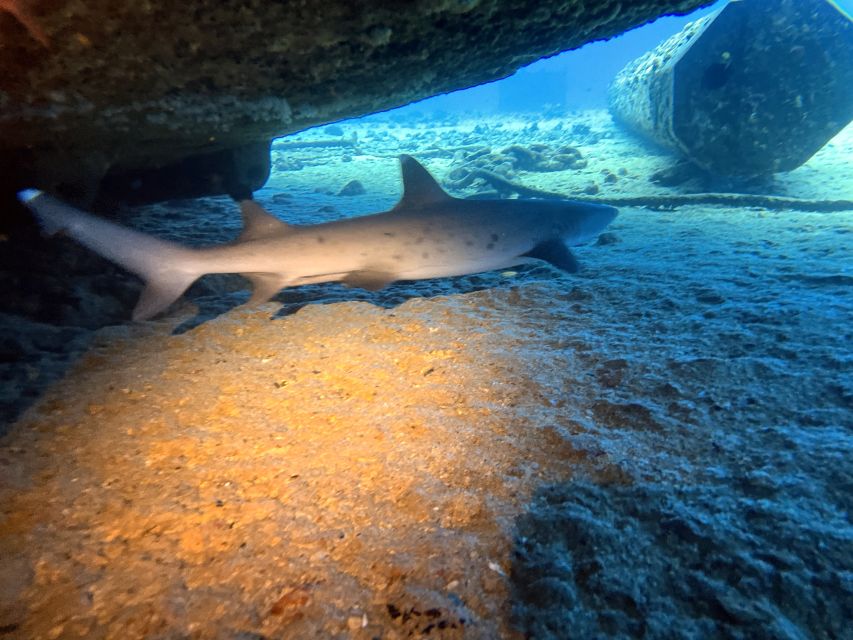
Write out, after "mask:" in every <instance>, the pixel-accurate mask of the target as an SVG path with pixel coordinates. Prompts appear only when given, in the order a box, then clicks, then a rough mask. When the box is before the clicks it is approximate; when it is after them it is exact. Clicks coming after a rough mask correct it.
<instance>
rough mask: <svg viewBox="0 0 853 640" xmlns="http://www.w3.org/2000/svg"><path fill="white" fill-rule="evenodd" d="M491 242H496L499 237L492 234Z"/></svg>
mask: <svg viewBox="0 0 853 640" xmlns="http://www.w3.org/2000/svg"><path fill="white" fill-rule="evenodd" d="M491 237H492V242H497V241H498V240H499V239H500V236H499V235H498V234H496V233H493V234H492V236H491Z"/></svg>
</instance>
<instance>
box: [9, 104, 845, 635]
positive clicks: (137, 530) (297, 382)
mask: <svg viewBox="0 0 853 640" xmlns="http://www.w3.org/2000/svg"><path fill="white" fill-rule="evenodd" d="M555 122H557V121H554V122H550V123H543V124H540V125H539V127H538V128H537V129H536V130H531V129H529V128H527V127H526V125H525V124H524V123H523V122H519V121H510V122H501V123H499V122H498V121H497V120H492V121H488V120H485V121H479V122H475V123H467V122H450V123H448V124H446V126H445V127H444V128H442V127H441V126H436V123H434V122H432V123H431V122H429V121H426V120H425V121H423V122H418V121H413V122H402V121H394V120H393V119H392V120H368V121H362V122H356V123H352V124H348V125H345V127H344V130H345V134H346V135H350V134H352V133H357V134H358V136H359V140H360V141H361V142H360V143H359V149H360V152H359V153H355V152H349V153H350V155H349V157H348V158H346V160H347V161H344V162H340V161H338V160H333V159H335V158H340V157H341V155H342V153H341V151H340V150H339V149H337V150H335V149H330V150H326V151H323V152H319V151H318V150H317V149H306V150H304V151H299V150H296V151H292V152H290V153H289V154H288V156H287V158H288V161H289V162H291V161H293V159H294V158H295V159H296V160H298V161H300V162H301V163H302V167H301V168H300V169H299V170H292V169H293V167H291V170H282V171H279V172H278V173H276V175H274V177H273V179H272V180H271V182H270V185H269V186H268V187H267V188H265V189H264V190H263V191H262V192H260V193H259V194H258V198H259V199H260V200H261V201H262V202H264V203H266V204H267V205H268V206H269V208H270V209H271V210H273V211H274V212H275V213H277V214H278V215H280V216H281V217H283V218H284V219H288V220H294V219H295V220H296V221H300V222H305V221H318V220H320V219H330V218H334V217H337V216H340V215H351V214H357V213H366V212H370V211H376V210H380V209H383V208H387V207H388V206H390V205H391V204H393V201H394V199H395V194H396V193H398V191H399V182H398V181H399V178H398V175H397V168H396V166H395V163H394V160H393V156H394V154H395V153H397V152H408V153H412V154H413V155H415V156H418V155H419V152H421V153H423V156H424V157H423V159H424V162H425V164H426V165H427V166H428V167H429V168H430V169H431V170H433V172H434V173H435V174H436V175H437V176H438V177H439V178H441V177H442V176H443V175H444V174H445V173H446V172H447V171H449V169H450V167H451V165H452V162H453V157H454V155H453V153H446V154H440V153H438V152H436V151H435V150H436V149H438V150H440V149H441V147H442V145H444V146H446V147H451V146H453V145H462V144H470V143H471V142H470V141H471V140H472V139H473V140H478V141H479V142H481V143H483V144H492V145H494V146H495V147H496V148H499V147H500V145H503V144H510V143H512V142H514V141H515V142H521V143H523V144H530V143H531V142H541V143H543V144H555V145H556V144H558V143H560V142H566V141H568V142H570V143H572V144H574V145H575V146H576V147H577V148H578V149H579V150H580V151H581V152H582V153H583V155H584V157H585V158H586V159H587V161H588V165H587V167H586V168H584V169H583V170H575V171H563V172H554V173H530V174H525V173H519V175H518V177H517V179H518V181H519V182H523V183H525V184H529V185H532V186H537V187H539V188H543V189H546V188H547V189H550V190H554V191H563V192H565V193H567V194H571V193H580V192H582V191H583V190H585V189H588V188H589V185H590V184H591V183H595V184H596V185H597V186H600V189H601V195H602V196H604V197H606V196H607V195H608V194H611V193H612V194H614V195H616V194H618V195H624V194H637V193H644V194H665V193H667V192H672V190H667V189H666V188H664V187H660V186H657V185H651V184H649V183H648V180H647V178H648V175H650V174H651V173H652V172H653V171H655V170H657V169H659V168H662V167H665V166H666V165H667V164H671V163H672V159H671V158H670V157H668V156H666V155H665V154H663V153H661V152H649V151H648V150H647V149H645V148H644V147H642V146H641V145H640V144H639V143H638V142H637V141H635V140H633V139H631V138H628V137H626V136H624V135H623V134H621V133H619V132H618V130H616V129H614V128H613V127H612V125H611V124H610V122H609V119H608V118H607V116H606V114H603V113H600V112H590V113H583V114H576V115H575V116H572V117H571V118H568V119H567V120H566V121H565V123H564V124H565V127H564V128H563V129H555V128H554V126H555ZM578 122H580V123H583V124H585V125H586V128H584V129H583V130H582V133H578V134H577V136H575V138H573V137H572V134H570V133H569V131H570V127H571V125H572V123H575V124H576V123H578ZM475 126H479V127H480V130H479V132H476V131H474V127H475ZM590 134H600V135H590ZM311 136H314V137H315V138H323V139H326V138H328V137H329V136H328V135H326V134H323V132H322V131H315V132H309V133H307V134H302V136H300V137H299V138H297V139H310V138H311ZM300 154H301V155H300ZM431 154H432V157H430V156H431ZM457 157H458V156H457ZM851 157H853V132H850V130H849V128H848V131H845V132H844V133H843V134H842V135H841V136H839V138H836V140H835V141H833V142H832V143H831V144H830V145H828V146H827V147H826V148H825V149H824V150H823V151H822V152H821V153H820V154H818V155H817V156H815V158H813V159H812V161H810V163H809V164H807V165H806V166H804V167H802V168H801V169H798V170H797V171H795V172H792V173H791V174H788V175H786V176H781V177H780V178H779V179H778V180H777V182H776V184H775V185H774V188H775V189H776V190H777V192H778V193H782V194H784V195H789V196H798V197H806V198H827V199H841V198H847V199H849V198H851V190H853V175H851V172H853V169H851V164H853V163H850V158H851ZM620 169H622V170H624V171H620ZM605 171H606V172H607V173H605ZM609 174H612V175H615V176H618V177H617V178H616V179H615V181H614V180H613V179H612V178H611V179H608V180H607V181H605V180H603V179H602V176H604V175H609ZM350 179H359V180H360V181H361V182H362V183H363V185H364V187H365V189H366V194H365V195H363V196H352V197H349V198H347V197H345V196H337V195H335V194H336V193H337V191H338V190H339V189H340V188H341V187H342V186H343V185H344V184H345V183H346V182H347V181H348V180H350ZM184 205H186V203H184V204H183V205H176V204H170V205H160V206H158V207H150V208H147V209H146V210H142V211H141V212H137V213H136V214H135V215H136V216H137V222H138V223H139V224H140V226H143V227H146V226H147V228H149V229H151V230H154V231H159V232H162V233H167V234H171V235H172V236H173V237H176V238H178V239H182V240H185V241H190V242H212V241H217V239H218V238H221V237H222V236H221V234H223V233H225V234H226V235H227V234H228V233H232V235H233V232H234V231H235V230H236V226H235V225H236V221H235V220H234V216H233V214H232V211H233V208H232V207H230V205H228V203H225V202H224V201H221V200H209V201H199V202H197V203H192V204H189V205H186V206H184ZM181 206H184V209H181V208H180V207H181ZM187 207H188V208H187ZM142 216H144V218H143V217H142ZM203 216H206V217H204V218H203V219H204V224H202V225H200V224H199V223H198V221H199V219H200V217H203ZM223 229H224V230H225V231H223ZM609 232H610V234H611V235H610V236H609V237H608V241H607V242H602V243H600V244H595V245H591V246H587V247H583V248H579V249H578V251H577V255H578V257H579V259H580V260H581V262H582V264H583V265H584V267H585V268H584V269H583V270H582V271H581V272H580V273H578V274H576V275H571V276H570V275H565V274H562V273H560V272H558V271H555V270H553V269H551V268H550V267H547V266H542V267H525V268H523V269H519V270H517V271H512V272H505V273H502V274H487V275H483V276H473V277H468V278H460V279H453V280H444V281H427V282H421V283H409V284H400V285H395V286H393V287H391V288H390V289H388V290H386V291H383V292H380V293H378V294H367V293H365V292H360V291H355V290H347V289H344V288H342V287H337V286H324V287H320V286H315V287H306V288H302V289H299V290H288V291H285V292H283V293H282V294H281V295H280V296H279V297H278V298H277V302H275V303H272V304H270V305H265V306H262V307H259V308H254V309H245V308H234V306H235V305H236V304H237V303H238V302H239V300H240V299H241V298H240V296H241V295H243V294H242V293H241V289H242V284H240V282H239V281H235V280H233V279H227V278H219V279H216V278H214V279H210V280H209V282H208V284H206V285H205V284H203V285H200V286H199V287H197V288H195V289H194V290H192V291H191V292H190V294H189V299H190V302H185V303H183V304H181V305H178V307H177V309H176V310H174V311H173V312H172V313H171V314H170V315H168V316H166V317H165V318H164V319H161V320H158V321H154V322H149V323H144V324H137V325H131V324H117V323H112V326H108V327H105V328H102V329H99V330H97V331H95V332H94V333H93V332H91V331H89V330H87V332H86V335H87V336H89V337H87V339H86V351H85V353H84V354H83V355H81V356H80V357H79V359H77V360H76V361H74V363H73V364H72V365H71V366H70V368H68V369H67V371H64V376H63V377H62V378H61V379H60V380H59V381H58V382H56V383H54V384H52V385H51V386H49V388H46V389H45V390H43V391H42V392H40V393H41V395H40V397H39V398H38V400H37V401H36V402H35V403H34V404H33V405H32V406H31V407H30V408H29V409H28V410H27V411H26V412H25V413H24V414H23V415H22V417H21V418H20V419H19V420H18V421H17V422H15V423H14V424H11V425H10V426H9V427H8V433H7V435H6V436H5V437H4V438H3V439H2V441H0V562H2V571H0V637H4V638H5V637H9V638H229V639H230V638H235V639H237V638H239V639H260V638H313V637H318V638H383V639H385V638H388V639H393V638H408V637H435V638H497V637H523V636H525V635H527V636H529V637H533V638H600V637H608V638H611V637H612V638H629V637H645V638H851V637H853V635H851V632H850V628H849V621H850V620H851V615H853V611H852V610H851V603H853V578H851V576H853V524H851V521H850V512H851V503H853V456H851V453H852V452H853V349H851V345H853V324H851V319H853V288H851V287H853V273H851V272H850V268H851V265H853V212H850V211H848V212H840V213H832V214H821V213H806V212H797V211H767V210H763V209H758V208H754V209H743V208H738V209H732V208H723V207H699V206H697V207H682V208H679V209H677V210H673V211H650V210H646V209H639V208H625V209H623V210H622V211H621V214H620V216H619V218H618V219H617V220H616V221H615V222H614V223H613V224H612V225H611V227H610V229H609ZM218 234H219V235H218ZM219 241H221V240H219ZM56 249H57V250H61V251H67V252H74V251H77V249H76V248H75V247H73V245H71V244H69V243H65V244H59V245H57V247H56ZM55 278H57V279H58V278H66V279H67V280H68V281H69V282H73V281H74V274H68V273H64V274H57V275H56V276H55ZM52 282H53V281H52ZM235 282H236V284H235ZM54 283H55V282H54ZM75 286H77V287H78V291H83V292H84V293H86V295H85V296H84V295H82V294H81V299H85V300H86V301H87V304H89V305H91V302H89V301H90V299H91V297H92V295H94V294H92V293H91V292H87V290H86V289H85V285H81V284H79V283H78V284H76V285H75ZM99 286H100V285H99ZM117 296H118V297H117V298H116V300H119V302H120V303H119V302H116V303H111V304H107V305H105V306H106V307H107V308H109V309H113V308H114V307H116V306H118V308H120V309H121V312H122V313H125V314H127V313H128V305H132V296H130V297H128V296H126V295H123V294H122V295H118V294H117ZM81 304H82V303H81ZM78 306H79V305H78ZM19 323H20V326H21V327H22V329H21V334H22V335H23V334H24V333H25V329H26V327H27V326H28V325H27V324H26V319H24V318H20V319H19ZM43 324H44V323H40V324H38V325H37V324H36V323H33V324H32V325H31V326H30V329H32V331H37V330H39V327H41V326H42V325H43ZM81 331H82V330H81ZM74 335H75V336H77V335H78V334H76V333H75V334H74ZM36 342H37V341H33V342H32V343H33V344H35V343H36ZM70 342H71V341H69V343H70ZM21 344H30V342H25V340H24V339H23V338H22V339H21ZM75 344H77V343H75ZM33 352H34V353H35V350H34V351H33ZM55 352H56V349H55V348H54V349H53V350H52V352H51V353H55ZM55 362H56V358H55V357H52V359H50V358H43V359H41V360H39V359H38V358H37V357H36V356H33V357H32V359H31V360H30V362H29V364H28V366H30V367H36V368H38V367H49V366H56V365H51V363H55ZM10 375H11V374H10ZM38 375H39V373H38V372H36V374H34V375H30V379H36V380H37V379H38ZM58 375H59V373H56V372H55V375H54V377H56V376H58Z"/></svg>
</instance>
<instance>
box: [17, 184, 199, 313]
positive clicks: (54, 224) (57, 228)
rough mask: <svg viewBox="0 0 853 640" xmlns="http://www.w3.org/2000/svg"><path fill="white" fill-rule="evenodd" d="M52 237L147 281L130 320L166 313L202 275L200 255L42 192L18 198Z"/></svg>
mask: <svg viewBox="0 0 853 640" xmlns="http://www.w3.org/2000/svg"><path fill="white" fill-rule="evenodd" d="M18 197H19V198H20V200H21V201H22V202H23V203H24V204H25V205H26V206H27V207H28V208H29V209H30V210H31V211H32V212H33V213H34V214H35V216H36V219H37V220H38V222H39V224H40V225H41V227H42V229H43V230H44V231H45V232H46V233H47V234H50V235H53V234H56V233H65V234H67V235H69V236H71V237H72V238H74V239H75V240H77V241H78V242H79V243H80V244H82V245H84V246H86V247H88V248H89V249H91V250H92V251H95V252H96V253H98V254H100V255H101V256H103V257H104V258H106V259H107V260H110V261H111V262H114V263H116V264H118V265H119V266H122V267H124V268H125V269H127V270H128V271H132V272H133V273H135V274H136V275H138V276H139V277H141V278H142V279H143V280H144V281H145V288H144V289H143V290H142V294H141V295H140V296H139V301H138V302H137V304H136V308H134V310H133V319H134V320H147V319H149V318H151V317H152V316H154V315H156V314H158V313H160V312H161V311H164V310H165V309H166V308H167V307H169V305H171V304H172V303H173V302H174V301H175V300H177V299H178V298H179V297H181V294H183V293H184V291H186V290H187V288H188V287H189V286H190V285H191V284H192V283H193V282H195V280H196V279H198V278H199V277H200V276H202V275H204V273H205V271H204V270H203V268H202V265H201V261H200V260H199V257H198V252H197V251H196V250H193V249H187V248H186V247H182V246H180V245H178V244H175V243H173V242H168V241H166V240H160V239H159V238H155V237H153V236H150V235H147V234H144V233H141V232H139V231H135V230H133V229H130V228H128V227H124V226H122V225H119V224H116V223H114V222H110V221H108V220H104V219H103V218H99V217H97V216H93V215H91V214H89V213H85V212H83V211H80V210H78V209H75V208H74V207H71V206H69V205H67V204H65V203H64V202H61V201H60V200H57V199H56V198H53V197H51V196H49V195H47V194H45V193H42V192H41V191H35V190H32V189H28V190H26V191H22V192H20V193H19V194H18Z"/></svg>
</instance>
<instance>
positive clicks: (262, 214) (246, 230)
mask: <svg viewBox="0 0 853 640" xmlns="http://www.w3.org/2000/svg"><path fill="white" fill-rule="evenodd" d="M240 213H242V214H243V232H242V233H241V234H240V237H239V238H237V241H238V242H245V241H247V240H260V239H262V238H270V237H273V236H280V235H282V234H284V233H287V232H288V231H291V230H292V229H293V227H292V226H291V225H289V224H287V223H286V222H282V221H281V220H279V219H278V218H276V217H275V216H274V215H272V214H271V213H270V212H269V211H267V210H266V209H264V208H263V207H262V206H261V205H259V204H258V203H257V202H255V201H254V200H243V201H242V202H240Z"/></svg>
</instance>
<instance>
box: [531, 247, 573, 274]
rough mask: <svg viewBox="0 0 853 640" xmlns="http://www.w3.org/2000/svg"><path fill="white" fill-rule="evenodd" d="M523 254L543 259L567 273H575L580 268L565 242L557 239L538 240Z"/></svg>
mask: <svg viewBox="0 0 853 640" xmlns="http://www.w3.org/2000/svg"><path fill="white" fill-rule="evenodd" d="M524 255H525V257H528V258H535V259H537V260H544V261H545V262H548V263H550V264H552V265H554V266H555V267H557V268H558V269H562V270H563V271H567V272H569V273H577V271H578V270H580V264H578V261H577V259H576V258H575V256H574V255H573V254H572V252H571V251H570V250H569V248H568V247H567V246H566V244H565V243H564V242H563V241H562V240H559V239H554V240H546V241H545V242H540V243H539V244H537V245H536V246H535V247H533V249H531V250H530V251H528V252H527V253H525V254H524Z"/></svg>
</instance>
